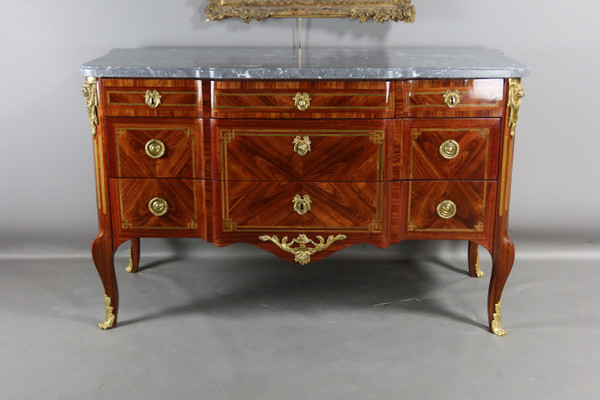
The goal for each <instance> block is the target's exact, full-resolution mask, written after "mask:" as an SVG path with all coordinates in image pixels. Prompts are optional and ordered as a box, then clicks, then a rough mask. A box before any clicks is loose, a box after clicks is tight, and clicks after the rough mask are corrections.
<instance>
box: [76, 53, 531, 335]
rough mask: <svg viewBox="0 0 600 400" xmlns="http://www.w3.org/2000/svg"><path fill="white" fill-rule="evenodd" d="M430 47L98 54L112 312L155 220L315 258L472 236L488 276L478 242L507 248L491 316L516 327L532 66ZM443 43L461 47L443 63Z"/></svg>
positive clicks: (102, 269)
mask: <svg viewBox="0 0 600 400" xmlns="http://www.w3.org/2000/svg"><path fill="white" fill-rule="evenodd" d="M415 51H416V50H412V53H410V52H409V53H402V52H401V51H398V54H396V53H393V52H392V51H388V52H387V53H385V55H387V58H388V59H387V60H383V61H381V60H379V61H377V63H379V64H378V65H369V66H368V67H367V66H364V65H358V66H352V65H344V58H345V57H347V54H346V53H339V54H338V55H337V56H336V55H335V54H332V53H331V52H327V53H322V54H321V55H320V56H319V55H317V57H315V58H314V59H315V60H316V61H314V62H320V63H323V65H316V66H313V67H305V68H300V67H296V66H294V67H292V66H286V63H290V58H289V54H288V55H282V54H279V53H278V52H277V51H275V53H273V54H274V55H273V54H271V55H270V56H269V57H265V59H261V60H253V59H251V58H252V56H251V55H250V54H248V52H246V53H244V52H242V53H243V54H240V52H239V51H236V50H230V51H229V52H227V51H226V50H221V51H220V52H219V51H216V50H203V49H197V50H196V52H194V53H191V50H190V49H152V50H143V49H142V50H127V51H125V50H123V51H116V52H113V53H111V54H109V55H107V56H104V57H102V58H100V59H98V60H94V61H93V62H91V63H89V64H86V65H84V66H82V72H83V74H84V75H85V76H86V83H85V85H84V95H85V97H86V105H87V109H88V116H89V118H90V126H91V128H92V133H93V142H94V157H95V165H96V186H97V200H98V217H99V227H100V229H99V233H98V236H97V237H96V239H95V240H94V242H93V245H92V256H93V259H94V262H95V265H96V267H97V269H98V272H99V275H100V278H101V280H102V283H103V285H104V291H105V308H106V318H105V321H103V322H102V323H101V324H100V327H101V328H103V329H107V328H112V327H114V326H115V324H116V318H117V315H118V289H117V282H116V276H115V272H114V261H113V254H114V251H115V250H116V249H117V248H118V247H119V245H121V244H122V243H124V242H125V241H129V240H130V241H131V260H130V265H129V267H128V269H129V270H130V272H136V271H137V268H138V263H139V253H140V245H139V239H140V238H142V237H196V238H202V239H204V240H206V241H208V242H213V243H214V244H216V245H218V246H226V245H229V244H232V243H237V242H247V243H252V244H254V245H256V246H259V247H261V248H263V249H265V250H267V251H269V252H271V253H273V254H275V255H277V256H280V257H282V258H284V259H286V260H289V261H291V262H296V263H299V264H301V265H304V264H307V263H309V262H315V261H318V260H319V259H321V258H323V257H326V256H327V255H329V254H331V253H332V252H335V251H338V250H340V249H342V248H344V247H347V246H350V245H352V244H356V243H371V244H374V245H377V246H379V247H381V248H385V247H387V246H389V245H391V244H394V243H398V242H400V241H402V240H407V239H455V240H466V241H468V242H469V257H468V266H469V272H470V275H471V276H474V277H475V276H482V274H481V271H480V270H479V265H478V250H477V249H478V246H479V245H480V246H483V247H484V248H486V249H487V250H488V251H489V252H490V254H491V255H492V259H493V271H492V276H491V279H490V289H489V294H488V320H489V326H490V330H491V331H492V332H494V333H496V334H498V335H503V334H504V333H505V331H504V330H503V329H502V328H501V327H500V318H501V293H502V289H503V287H504V284H505V282H506V279H507V278H508V274H509V272H510V270H511V268H512V264H513V259H514V246H513V244H512V242H511V240H510V238H509V236H508V232H507V226H508V204H509V193H510V180H511V168H512V167H511V166H512V149H513V143H514V133H515V127H516V123H517V118H518V110H519V106H520V99H521V97H522V95H523V91H522V86H521V84H520V77H521V76H523V75H525V74H526V73H527V72H528V69H527V67H525V66H523V65H521V64H519V63H517V62H514V61H513V60H510V59H508V58H506V57H504V56H502V55H501V54H500V53H499V52H491V51H485V50H470V52H471V54H470V58H469V56H468V55H467V54H465V53H466V51H464V50H448V49H447V50H442V49H440V50H437V53H435V52H432V51H429V52H430V54H429V55H425V54H413V53H415ZM267 53H268V52H267ZM280 53H281V51H280ZM334 53H335V52H334ZM244 54H246V55H245V56H244ZM361 54H362V56H363V57H366V59H368V60H371V61H370V62H374V61H372V58H373V52H363V53H361ZM436 54H437V57H438V58H439V59H440V60H444V62H445V64H443V65H439V66H437V67H436V64H435V62H436ZM234 55H235V57H234ZM449 55H454V58H451V57H450V58H449ZM226 56H227V57H229V61H228V66H227V67H223V63H224V62H223V60H222V59H223V57H226ZM369 56H370V57H371V58H369ZM379 56H381V54H379ZM244 57H248V58H249V59H248V60H246V61H243V60H244ZM254 57H256V56H254ZM486 57H487V59H486ZM167 59H168V60H169V61H168V64H167V61H166V60H167ZM231 59H233V61H232V60H231ZM406 59H408V61H407V60H406ZM157 60H158V61H157ZM161 60H162V61H161ZM292 60H293V57H292ZM311 60H312V59H311ZM332 60H333V61H332ZM474 60H477V65H473V66H471V65H470V64H469V62H475V61H474ZM293 61H295V60H293ZM261 62H262V64H261ZM407 62H410V63H412V64H411V65H403V63H407ZM448 62H450V64H452V63H454V64H456V65H454V67H452V66H448V65H447V64H448ZM486 62H487V64H486ZM327 63H329V64H333V65H334V66H332V65H329V67H328V68H325V64H327ZM482 63H483V64H485V65H484V66H481V64H482ZM306 64H308V65H311V62H310V61H309V62H308V63H306V62H305V65H306ZM459 64H460V65H459ZM173 65H175V66H173ZM248 65H252V66H253V67H252V68H250V67H247V66H248ZM275 65H277V66H275ZM337 65H344V66H343V67H339V66H337ZM425 65H427V68H428V70H427V73H424V72H423V71H425V70H426V68H425ZM216 66H219V67H216ZM241 70H244V71H241ZM313 75H316V76H313ZM414 77H417V78H418V79H415V78H414Z"/></svg>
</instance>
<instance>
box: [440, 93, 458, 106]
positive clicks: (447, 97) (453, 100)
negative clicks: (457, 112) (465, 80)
mask: <svg viewBox="0 0 600 400" xmlns="http://www.w3.org/2000/svg"><path fill="white" fill-rule="evenodd" d="M444 103H446V105H447V106H448V107H450V108H454V107H456V106H457V105H458V104H459V103H460V92H459V91H458V90H456V89H452V90H450V89H448V90H446V93H444Z"/></svg>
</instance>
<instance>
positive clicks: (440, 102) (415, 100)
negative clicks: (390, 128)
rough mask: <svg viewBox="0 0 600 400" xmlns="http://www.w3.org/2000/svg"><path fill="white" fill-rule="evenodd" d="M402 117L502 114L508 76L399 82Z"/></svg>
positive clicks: (497, 115) (399, 112)
mask: <svg viewBox="0 0 600 400" xmlns="http://www.w3.org/2000/svg"><path fill="white" fill-rule="evenodd" d="M398 92H399V95H398V101H397V103H398V113H397V114H398V117H399V118H402V117H501V116H502V113H503V111H504V80H502V79H458V80H443V79H442V80H410V81H404V82H402V83H401V84H400V83H399V84H398Z"/></svg>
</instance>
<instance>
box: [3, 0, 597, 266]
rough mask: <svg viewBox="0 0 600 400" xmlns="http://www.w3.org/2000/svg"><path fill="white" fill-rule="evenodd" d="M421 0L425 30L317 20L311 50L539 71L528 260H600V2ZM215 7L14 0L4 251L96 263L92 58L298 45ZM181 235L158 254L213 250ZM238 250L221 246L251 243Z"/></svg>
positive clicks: (524, 124)
mask: <svg viewBox="0 0 600 400" xmlns="http://www.w3.org/2000/svg"><path fill="white" fill-rule="evenodd" d="M413 4H415V5H416V7H417V20H416V22H415V23H414V24H396V23H389V22H388V23H386V24H376V23H372V22H370V23H366V24H360V23H358V22H356V21H349V20H332V19H313V20H308V21H306V20H305V21H303V22H304V26H303V38H304V39H303V46H304V47H306V48H309V47H313V48H314V47H376V48H394V47H414V46H427V47H437V46H455V47H462V46H467V47H488V48H499V49H501V50H503V51H504V52H505V53H506V54H507V55H509V56H511V57H513V58H516V59H518V60H520V61H523V62H525V63H527V64H529V65H530V66H531V67H532V71H533V72H532V75H531V76H530V77H528V78H526V79H524V82H523V83H524V86H525V90H526V97H525V98H524V100H523V106H522V108H521V119H520V121H519V126H518V129H517V146H516V153H515V164H514V180H513V191H512V203H511V233H512V235H513V238H514V239H515V241H516V242H517V245H518V247H519V249H520V250H519V251H520V252H519V253H518V254H519V255H520V256H526V255H533V256H541V254H542V253H540V252H541V251H543V254H545V256H552V255H553V254H556V252H559V251H560V252H564V251H567V252H571V253H572V255H573V257H581V256H582V255H583V256H586V257H589V256H592V257H600V215H599V213H598V208H599V199H600V182H599V181H600V180H599V179H598V172H599V171H600V157H599V156H598V154H599V151H598V150H599V149H600V132H598V125H599V123H598V122H597V114H598V113H599V112H600V107H599V106H600V101H599V100H598V98H599V97H600V81H599V80H598V78H597V74H598V69H599V67H600V55H599V53H598V51H597V49H598V42H597V40H598V38H600V25H598V23H597V18H598V16H599V15H600V2H597V1H594V0H588V1H577V2H569V3H566V2H565V1H564V0H528V1H519V0H504V1H502V2H497V1H481V0H461V1H458V0H455V1H452V0H446V1H426V0H413ZM205 5H206V0H170V1H168V2H167V1H164V2H148V1H146V0H129V1H125V2H124V1H117V0H105V1H102V2H98V1H90V0H55V1H51V2H42V1H39V0H38V1H34V0H4V1H3V2H2V8H1V9H0V39H1V40H0V68H1V74H0V133H1V136H0V137H1V138H2V142H1V145H0V257H4V258H7V257H8V258H12V257H24V256H25V257H62V256H74V257H80V256H86V257H89V245H90V241H91V240H92V239H93V237H94V236H95V234H96V232H97V222H96V206H95V201H96V200H95V194H94V174H93V155H92V143H91V137H90V131H89V124H88V120H87V114H86V111H85V108H84V99H83V97H82V96H81V94H80V90H81V85H82V83H83V78H82V77H81V76H80V75H79V70H78V67H79V65H80V64H81V63H83V62H86V61H89V60H91V59H93V58H96V57H97V56H99V55H102V54H104V53H106V52H107V51H108V50H110V49H111V48H115V47H122V48H127V47H144V46H194V47H202V46H208V47H229V46H245V47H261V46H276V47H292V46H294V44H295V41H296V40H295V35H296V30H295V29H296V28H295V27H296V21H295V20H292V19H283V20H270V21H265V22H262V23H255V22H253V23H251V24H249V25H247V24H244V23H243V22H242V21H239V20H231V21H223V22H218V23H215V22H212V23H209V22H205V21H204V14H203V11H202V10H203V8H204V6H205ZM173 243H174V242H173V241H155V243H153V249H154V250H156V249H165V250H167V251H168V250H170V247H172V246H180V247H184V248H188V250H189V249H190V248H194V246H199V247H201V248H202V247H204V248H208V247H206V246H203V245H201V244H190V241H181V242H179V244H173ZM194 243H196V241H194ZM548 245H550V247H548ZM236 246H237V247H236ZM236 246H233V247H231V248H229V249H222V250H220V252H221V254H226V253H227V252H236V251H238V252H239V251H244V249H245V247H243V246H244V245H236ZM240 246H241V247H240ZM434 246H443V245H434ZM223 252H224V253H223Z"/></svg>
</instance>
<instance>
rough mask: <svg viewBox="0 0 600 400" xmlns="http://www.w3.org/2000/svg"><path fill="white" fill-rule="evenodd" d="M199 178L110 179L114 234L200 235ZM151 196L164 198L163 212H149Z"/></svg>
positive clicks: (125, 235)
mask: <svg viewBox="0 0 600 400" xmlns="http://www.w3.org/2000/svg"><path fill="white" fill-rule="evenodd" d="M202 186H203V181H201V180H192V179H125V178H123V179H110V192H111V205H112V217H113V227H114V228H113V230H114V231H115V234H116V235H117V237H201V231H202V225H203V224H204V207H202V206H200V207H199V205H200V204H199V203H203V201H201V200H203V195H204V193H203V190H202ZM155 197H159V198H162V199H164V200H165V201H166V202H167V204H168V210H167V212H166V214H165V215H163V216H155V215H154V214H152V213H151V212H150V209H149V208H148V204H149V202H150V200H152V199H153V198H155Z"/></svg>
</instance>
